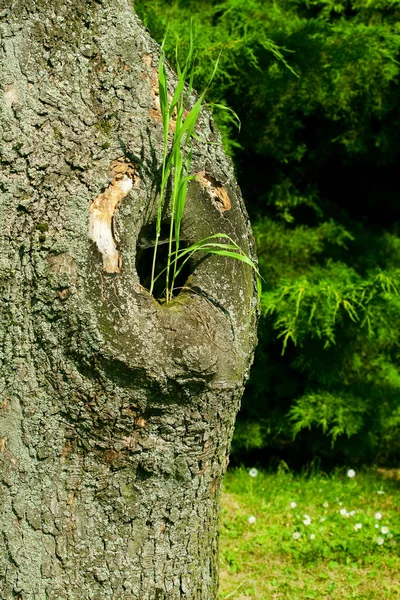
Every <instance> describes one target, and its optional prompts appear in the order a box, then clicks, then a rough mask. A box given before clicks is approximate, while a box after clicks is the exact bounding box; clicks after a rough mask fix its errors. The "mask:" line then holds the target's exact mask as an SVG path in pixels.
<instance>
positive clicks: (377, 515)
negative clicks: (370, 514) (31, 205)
mask: <svg viewBox="0 0 400 600" xmlns="http://www.w3.org/2000/svg"><path fill="white" fill-rule="evenodd" d="M374 517H375V519H376V520H377V521H380V520H381V519H382V514H381V513H380V512H376V513H375V514H374Z"/></svg>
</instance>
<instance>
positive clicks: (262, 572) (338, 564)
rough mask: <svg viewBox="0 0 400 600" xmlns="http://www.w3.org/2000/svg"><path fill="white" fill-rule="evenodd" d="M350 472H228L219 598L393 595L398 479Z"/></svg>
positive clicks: (399, 568)
mask: <svg viewBox="0 0 400 600" xmlns="http://www.w3.org/2000/svg"><path fill="white" fill-rule="evenodd" d="M347 472H348V471H347V470H343V471H337V472H336V473H334V474H332V475H329V476H328V475H325V474H323V473H319V474H316V475H310V476H307V475H303V476H295V475H293V474H291V473H290V472H288V471H285V470H281V471H280V472H278V473H275V474H271V473H264V472H260V471H259V472H257V474H255V473H256V472H255V471H253V472H252V473H251V474H250V473H249V470H245V469H238V470H234V471H231V472H229V473H228V475H227V477H226V480H225V487H224V490H225V491H224V496H223V505H222V506H223V508H222V526H221V541H220V548H221V552H220V567H221V590H220V598H232V599H236V600H249V599H257V600H269V599H278V598H279V599H281V598H282V599H286V598H288V599H293V600H297V599H303V598H332V599H336V598H338V599H339V598H360V599H363V600H364V599H368V598H377V599H378V598H379V599H380V598H397V597H398V596H399V595H400V589H399V588H400V586H399V573H400V556H399V549H400V544H399V542H400V513H399V506H400V480H396V479H395V478H393V477H385V476H383V474H378V473H377V472H376V471H362V472H360V473H358V472H356V473H355V476H353V477H349V476H348V475H347ZM252 475H253V476H252ZM350 475H352V473H351V472H350Z"/></svg>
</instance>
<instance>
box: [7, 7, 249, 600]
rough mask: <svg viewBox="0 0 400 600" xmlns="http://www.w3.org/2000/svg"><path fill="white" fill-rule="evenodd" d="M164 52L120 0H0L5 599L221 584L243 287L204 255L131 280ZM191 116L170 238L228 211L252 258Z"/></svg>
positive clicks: (244, 339)
mask: <svg viewBox="0 0 400 600" xmlns="http://www.w3.org/2000/svg"><path fill="white" fill-rule="evenodd" d="M159 51H160V49H159V46H158V45H157V44H156V43H155V42H154V41H153V40H152V39H151V38H150V36H149V35H148V33H147V32H146V30H145V28H144V27H143V25H142V24H141V23H140V21H139V20H138V18H137V17H136V15H135V13H134V9H133V8H132V6H131V4H130V3H128V2H127V1H126V0H97V1H93V0H89V1H87V0H52V1H51V2H49V1H48V0H0V134H1V148H0V306H1V309H0V310H1V317H0V318H1V322H0V482H1V485H0V597H1V599H2V600H11V599H16V598H17V599H19V600H89V599H90V600H109V599H112V600H167V599H168V600H178V599H186V600H214V599H215V598H216V597H217V580H218V556H217V552H218V515H219V511H218V503H219V496H220V490H221V482H222V478H223V475H224V473H225V470H226V466H227V461H228V453H229V446H230V441H231V437H232V433H233V427H234V420H235V416H236V413H237V410H238V407H239V403H240V398H241V395H242V392H243V385H244V381H245V379H246V377H247V375H248V370H249V367H250V363H251V360H252V355H253V350H254V345H255V326H256V320H257V299H256V290H255V281H254V275H253V272H252V270H251V268H250V267H248V266H247V265H245V264H244V263H242V262H239V261H236V260H233V259H230V258H225V257H217V256H209V257H207V256H202V257H201V258H197V259H196V258H194V260H193V261H192V262H191V265H190V273H188V274H187V277H188V278H187V281H186V283H185V286H184V289H183V290H182V291H181V293H180V294H179V295H178V296H177V297H176V298H175V300H174V301H173V302H171V303H169V304H165V303H162V302H157V301H156V300H155V299H154V298H153V297H152V296H150V294H149V292H148V291H147V290H146V289H145V287H144V285H142V284H143V283H144V281H143V278H144V277H145V270H146V268H147V267H146V266H145V267H143V269H144V270H142V271H141V270H140V269H141V265H140V261H141V260H142V259H141V258H140V257H141V256H142V254H145V250H143V248H145V246H146V243H145V242H143V241H142V238H144V237H145V234H146V235H147V234H148V232H149V230H150V228H152V227H153V226H154V222H155V214H156V206H157V187H158V183H159V179H160V167H161V158H162V127H161V122H160V114H159V108H158V103H157V65H158V58H159ZM168 74H169V79H170V81H171V82H172V83H173V82H175V81H176V78H175V75H174V74H173V73H172V71H171V70H169V72H168ZM192 101H194V99H193V100H192ZM172 127H173V125H172ZM197 134H198V138H199V139H198V140H196V141H195V145H194V155H193V173H201V176H200V177H199V179H198V180H196V181H195V180H194V181H192V182H191V183H190V185H189V191H188V202H187V208H186V212H185V215H184V218H183V223H182V239H185V240H187V242H192V241H197V240H199V239H201V238H203V237H205V236H207V235H210V234H213V233H218V232H224V233H227V234H229V235H230V236H231V237H232V238H234V239H235V240H236V241H237V243H238V244H240V246H241V247H242V248H243V250H244V251H246V252H247V253H249V255H250V256H253V258H254V246H253V242H252V237H251V229H250V224H249V221H248V218H247V215H246V211H245V208H244V206H243V202H242V199H241V196H240V191H239V189H238V186H237V185H236V183H235V179H234V175H233V170H232V166H231V163H230V161H229V160H228V159H227V158H226V157H225V155H224V152H223V150H222V148H221V145H220V137H219V134H218V132H216V131H215V130H214V127H213V123H212V120H211V117H210V114H209V112H208V111H207V110H206V109H204V110H203V111H202V113H201V116H200V119H199V123H198V127H197ZM209 142H212V143H211V144H210V143H209ZM168 218H169V217H168V212H166V213H165V215H164V221H165V223H168ZM99 231H100V233H99ZM100 234H101V235H100ZM99 236H100V237H99ZM101 236H103V237H101ZM107 236H108V237H107ZM141 273H142V274H141ZM143 273H144V274H143Z"/></svg>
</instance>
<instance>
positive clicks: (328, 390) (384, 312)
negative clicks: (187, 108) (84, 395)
mask: <svg viewBox="0 0 400 600" xmlns="http://www.w3.org/2000/svg"><path fill="white" fill-rule="evenodd" d="M134 4H135V9H136V11H137V12H138V14H139V16H140V17H141V18H142V20H143V21H144V23H145V24H146V25H147V27H148V28H149V30H150V32H151V34H152V36H153V37H154V38H155V39H157V40H158V41H159V42H161V41H162V39H163V38H164V35H165V32H166V28H167V24H168V25H169V28H168V37H167V39H166V43H165V50H166V54H167V57H168V59H169V61H170V63H171V64H172V65H174V62H175V60H176V59H175V49H176V43H177V40H178V46H177V47H178V55H180V56H181V58H182V59H183V58H184V57H185V55H186V52H187V47H188V31H189V24H190V20H191V18H193V22H194V26H195V32H196V47H197V68H196V76H195V87H197V89H199V90H201V89H204V87H205V86H206V84H207V82H208V81H209V78H210V76H211V73H212V71H213V68H214V64H215V61H216V59H217V58H218V56H219V55H220V53H221V55H220V63H219V69H218V73H217V75H216V76H215V78H214V79H213V81H212V84H211V86H210V88H209V90H208V94H207V96H208V101H209V102H215V103H219V104H223V105H226V106H228V107H231V108H232V109H233V110H234V111H236V113H237V114H238V116H239V117H240V120H241V123H242V127H241V130H240V132H238V130H237V128H236V125H235V119H234V118H233V116H232V115H231V113H229V112H228V111H224V110H221V109H217V108H216V109H215V110H214V116H215V120H216V122H217V124H218V126H219V128H220V130H221V132H222V135H223V140H224V144H225V148H226V150H227V152H228V153H229V154H230V155H231V157H232V159H233V160H234V164H235V168H236V172H237V177H238V181H239V184H240V186H241V188H242V191H243V195H244V198H245V201H246V205H247V208H248V211H249V213H250V217H251V219H252V223H253V228H254V233H255V237H256V240H257V245H258V253H259V260H260V270H261V273H262V275H263V277H264V278H265V283H264V284H263V285H264V287H263V293H262V318H261V321H260V327H259V340H260V341H259V346H258V349H257V354H256V359H255V364H254V367H253V370H252V375H251V379H250V382H249V384H248V385H247V389H246V392H245V396H244V399H243V408H242V410H241V412H240V414H239V418H238V422H237V427H236V433H235V437H234V441H233V448H232V451H233V454H232V459H233V462H236V463H238V462H247V461H251V463H252V464H253V463H254V462H255V461H258V462H264V463H266V462H271V461H274V460H279V459H282V458H283V459H284V460H286V461H288V462H289V463H291V464H292V465H294V466H295V465H296V464H302V463H304V462H305V461H310V460H312V459H314V460H315V459H318V460H321V461H322V462H323V463H324V464H325V465H328V464H329V463H335V464H337V463H340V462H348V460H349V458H351V461H352V464H355V462H357V461H358V462H375V463H381V464H382V463H385V464H389V463H391V462H395V461H397V460H398V459H399V457H400V373H399V359H400V346H399V342H400V336H399V330H400V296H399V292H400V271H399V266H400V238H399V236H400V202H399V200H400V198H399V179H400V169H399V163H400V87H399V68H400V63H399V61H400V0H343V1H339V0H265V1H262V0H220V1H212V0H196V1H192V0H162V1H161V0H136V1H135V3H134Z"/></svg>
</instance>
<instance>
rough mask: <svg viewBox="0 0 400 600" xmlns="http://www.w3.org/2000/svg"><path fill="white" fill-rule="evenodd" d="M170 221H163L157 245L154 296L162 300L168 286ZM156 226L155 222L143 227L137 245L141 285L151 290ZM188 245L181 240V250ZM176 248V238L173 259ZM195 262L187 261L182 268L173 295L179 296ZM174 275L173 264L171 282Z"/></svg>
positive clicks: (179, 265)
mask: <svg viewBox="0 0 400 600" xmlns="http://www.w3.org/2000/svg"><path fill="white" fill-rule="evenodd" d="M169 228H170V225H169V223H163V224H162V226H161V234H160V238H159V241H158V247H157V257H156V268H155V276H156V277H157V276H158V275H159V277H158V278H157V280H156V281H155V284H154V288H153V296H154V298H155V299H156V300H162V299H164V298H165V286H166V267H167V264H168V250H169ZM155 234H156V226H155V223H152V224H151V225H146V226H145V227H142V229H141V231H140V233H139V237H138V240H137V247H136V271H137V274H138V276H139V280H140V283H141V285H142V286H143V287H144V288H146V289H147V290H150V285H151V271H152V265H153V256H154V245H155V239H156V235H155ZM187 246H188V244H187V242H185V241H184V240H180V242H179V250H183V249H184V248H186V247H187ZM175 249H176V242H175V239H174V240H173V242H172V259H171V263H172V260H173V257H174V252H175ZM182 262H183V261H180V262H179V263H178V265H177V269H180V267H181V266H182ZM192 266H193V263H192V261H191V260H189V261H187V262H186V263H185V265H184V266H183V268H182V269H181V270H180V272H179V274H178V275H177V277H176V278H175V281H174V290H173V295H174V296H177V295H178V294H179V293H180V292H181V290H182V288H183V287H184V285H185V283H186V281H187V279H188V277H189V275H190V274H191V273H192ZM172 275H173V266H171V268H170V284H169V285H171V278H172Z"/></svg>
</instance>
